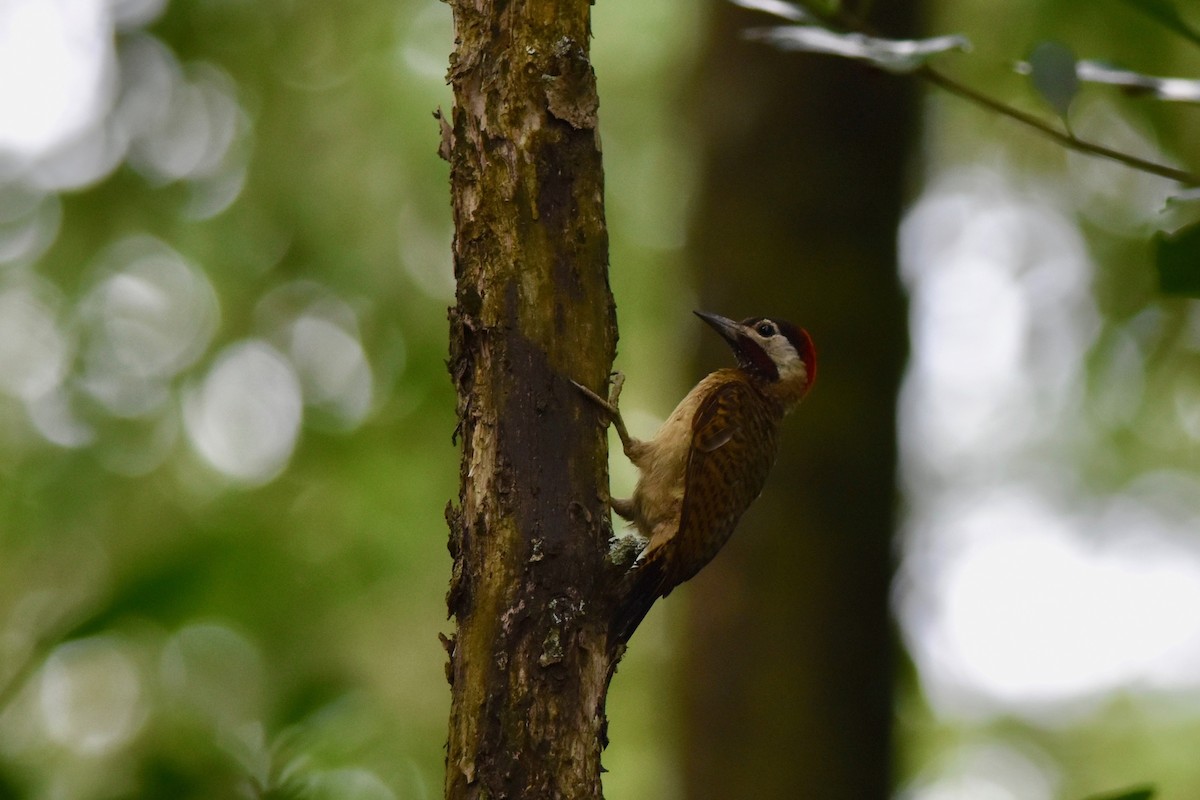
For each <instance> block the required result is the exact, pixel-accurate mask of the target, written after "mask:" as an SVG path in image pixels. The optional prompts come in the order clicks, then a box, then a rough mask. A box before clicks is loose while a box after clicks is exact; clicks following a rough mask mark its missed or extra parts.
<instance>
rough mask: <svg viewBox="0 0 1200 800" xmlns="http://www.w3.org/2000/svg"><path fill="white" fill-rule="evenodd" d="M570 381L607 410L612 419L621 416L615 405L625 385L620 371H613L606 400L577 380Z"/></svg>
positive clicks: (584, 394) (588, 397)
mask: <svg viewBox="0 0 1200 800" xmlns="http://www.w3.org/2000/svg"><path fill="white" fill-rule="evenodd" d="M571 383H573V384H574V385H575V388H576V389H578V390H579V391H580V392H582V393H583V396H584V397H586V398H587V399H589V400H591V401H592V402H593V403H595V404H596V405H598V406H600V407H601V408H603V409H604V410H605V411H607V412H608V415H609V417H611V418H612V419H618V418H619V417H620V416H621V412H620V411H619V410H618V409H619V406H618V405H617V401H618V400H620V398H621V389H622V388H623V387H624V386H625V376H624V375H623V374H622V373H620V372H614V373H613V374H612V382H611V384H610V385H609V388H608V399H607V400H605V399H604V398H603V397H601V396H600V395H598V394H596V393H595V392H593V391H592V390H591V389H589V388H588V387H586V386H584V385H583V384H582V383H580V382H579V381H574V380H573V381H571Z"/></svg>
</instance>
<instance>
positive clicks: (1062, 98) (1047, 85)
mask: <svg viewBox="0 0 1200 800" xmlns="http://www.w3.org/2000/svg"><path fill="white" fill-rule="evenodd" d="M1018 71H1020V70H1018ZM1028 71H1029V79H1030V80H1031V81H1032V82H1033V88H1034V89H1036V90H1037V93H1038V94H1040V95H1041V96H1042V99H1043V100H1045V101H1046V102H1047V103H1049V104H1050V107H1051V108H1053V109H1054V110H1055V111H1056V112H1057V113H1058V115H1059V116H1060V117H1062V118H1063V121H1064V122H1066V120H1067V112H1068V111H1070V109H1071V101H1072V100H1074V99H1075V95H1076V94H1078V93H1079V76H1078V75H1077V74H1076V71H1075V54H1074V53H1072V52H1071V49H1070V48H1069V47H1067V46H1066V45H1065V44H1060V43H1059V42H1042V43H1040V44H1039V45H1038V46H1037V47H1035V48H1033V52H1032V53H1030V54H1029V61H1028Z"/></svg>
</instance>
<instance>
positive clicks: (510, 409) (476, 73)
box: [442, 0, 616, 798]
mask: <svg viewBox="0 0 1200 800" xmlns="http://www.w3.org/2000/svg"><path fill="white" fill-rule="evenodd" d="M450 5H451V7H452V9H453V12H454V24H455V33H456V44H457V48H456V50H455V52H454V54H453V55H452V56H451V66H450V72H449V81H450V84H451V86H452V87H453V90H454V100H455V104H454V109H453V111H452V112H451V115H450V119H449V120H448V121H443V146H442V152H443V154H444V155H445V156H447V157H448V160H449V161H450V165H451V175H450V178H451V191H452V202H453V207H454V223H455V236H454V269H455V277H456V279H457V282H458V288H457V298H456V304H455V306H454V307H453V308H452V309H451V310H450V362H449V367H450V371H451V374H452V376H453V379H454V382H455V386H456V388H457V391H458V419H459V422H458V425H459V427H458V430H457V431H456V435H457V436H458V437H460V438H461V442H462V448H463V453H462V465H461V484H460V494H459V503H458V506H457V507H454V506H451V507H449V508H448V509H447V519H448V522H449V524H450V551H451V555H452V557H453V559H454V564H453V578H452V582H451V588H450V592H449V595H448V598H447V603H448V606H449V611H450V613H451V615H452V616H454V617H455V619H456V621H457V632H456V635H455V637H454V638H453V639H450V640H447V649H448V651H449V654H450V663H449V665H448V668H447V672H448V678H449V680H450V683H451V687H452V688H451V691H452V698H451V715H450V731H449V742H448V751H447V770H446V797H447V798H476V797H479V798H483V797H486V798H500V797H510V798H543V797H545V798H550V797H571V798H589V797H594V798H598V797H600V796H601V791H600V751H601V748H602V744H603V738H604V726H605V721H604V700H605V695H606V692H607V685H608V680H609V677H610V675H611V666H612V665H611V663H610V656H609V653H608V651H607V647H606V646H605V636H606V631H607V627H606V617H607V614H608V608H607V607H606V604H607V602H608V600H607V594H608V593H607V591H606V586H605V583H604V581H605V575H606V570H605V564H606V561H605V556H606V549H607V541H608V538H609V535H610V533H611V530H610V523H609V516H608V507H607V498H606V497H604V496H599V495H598V493H597V490H596V487H606V486H607V485H608V474H607V446H606V439H605V433H604V430H603V427H602V426H600V425H598V424H597V418H596V415H595V410H594V409H593V408H591V407H589V406H587V405H586V404H585V403H584V402H582V401H581V398H580V397H579V395H578V394H577V393H576V391H575V390H574V388H573V387H572V386H571V384H570V382H569V379H570V378H574V379H575V380H579V381H581V382H585V383H587V384H589V385H592V386H596V387H600V386H602V385H603V383H604V380H605V378H606V377H607V375H608V372H609V369H610V368H611V365H612V361H613V357H614V352H615V345H616V322H615V312H614V306H613V299H612V294H611V291H610V290H609V285H608V274H607V267H608V237H607V231H606V228H605V221H604V207H603V173H602V168H601V158H600V148H599V141H598V138H597V133H596V125H597V107H598V100H597V96H596V85H595V76H594V74H593V72H592V68H591V64H590V62H589V37H590V31H589V14H590V5H589V3H588V2H586V0H511V1H510V2H502V1H492V0H451V2H450Z"/></svg>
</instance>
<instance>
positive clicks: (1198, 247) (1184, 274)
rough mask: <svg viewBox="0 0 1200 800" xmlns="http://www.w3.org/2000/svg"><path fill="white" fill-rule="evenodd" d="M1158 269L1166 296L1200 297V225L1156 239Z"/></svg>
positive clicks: (1162, 290)
mask: <svg viewBox="0 0 1200 800" xmlns="http://www.w3.org/2000/svg"><path fill="white" fill-rule="evenodd" d="M1154 268H1155V269H1156V270H1157V271H1158V288H1159V291H1161V292H1162V293H1163V294H1171V295H1183V296H1186V297H1200V225H1193V226H1192V227H1190V228H1185V229H1184V230H1182V231H1180V232H1179V233H1177V234H1175V235H1173V236H1168V235H1167V234H1163V233H1160V234H1158V236H1156V237H1155V239H1154Z"/></svg>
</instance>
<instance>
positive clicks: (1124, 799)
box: [1084, 784, 1158, 800]
mask: <svg viewBox="0 0 1200 800" xmlns="http://www.w3.org/2000/svg"><path fill="white" fill-rule="evenodd" d="M1157 791H1158V790H1157V789H1156V788H1155V787H1154V786H1153V785H1151V784H1147V785H1144V786H1137V787H1134V788H1131V789H1120V790H1118V791H1116V792H1114V793H1111V794H1094V795H1090V796H1088V797H1086V798H1084V800H1150V798H1152V797H1154V795H1155V794H1156V793H1157Z"/></svg>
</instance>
